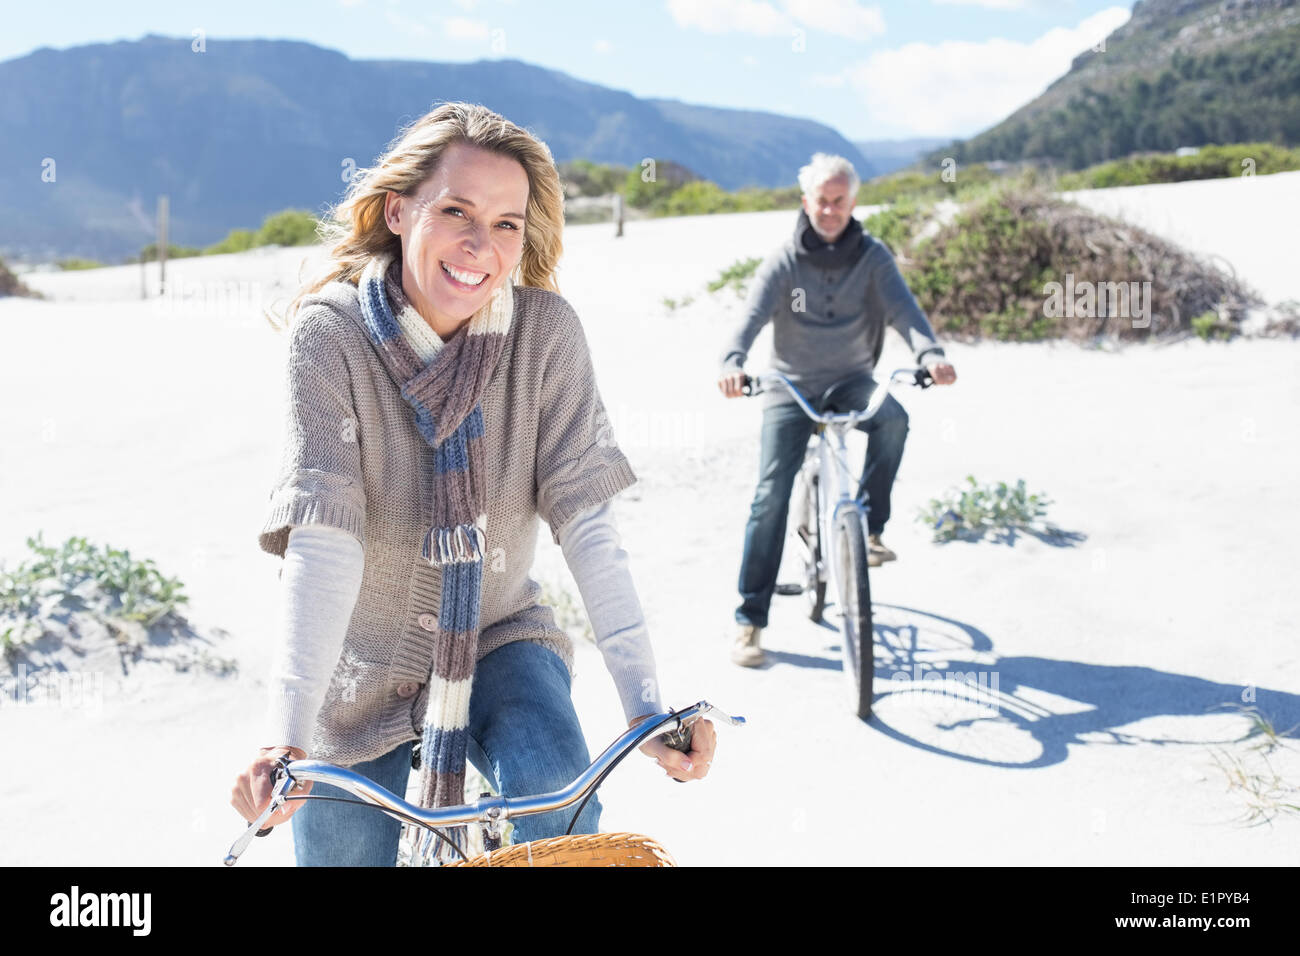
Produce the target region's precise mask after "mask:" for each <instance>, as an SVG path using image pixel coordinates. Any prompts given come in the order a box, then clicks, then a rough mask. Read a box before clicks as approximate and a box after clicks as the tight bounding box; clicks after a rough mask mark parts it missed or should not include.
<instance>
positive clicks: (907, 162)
mask: <svg viewBox="0 0 1300 956" xmlns="http://www.w3.org/2000/svg"><path fill="white" fill-rule="evenodd" d="M947 142H948V140H947V139H945V138H942V137H926V138H924V139H874V140H855V141H854V143H853V145H854V146H856V147H857V148H858V151H859V152H861V153H862V155H863V156H865V157H867V162H869V163H870V164H871V173H870V175H865V174H863V172H862V170H858V175H860V176H862V179H863V181H866V180H868V179H870V178H871V177H872V176H884V175H885V174H886V173H892V172H895V171H896V170H899V169H902V168H903V167H905V166H911V165H912V164H913V163H914V162H916V161H917V160H918V159H920V158H921V157H922V156H924V155H925V154H926V153H928V152H930V150H932V149H936V148H937V147H939V146H942V145H944V144H945V143H947Z"/></svg>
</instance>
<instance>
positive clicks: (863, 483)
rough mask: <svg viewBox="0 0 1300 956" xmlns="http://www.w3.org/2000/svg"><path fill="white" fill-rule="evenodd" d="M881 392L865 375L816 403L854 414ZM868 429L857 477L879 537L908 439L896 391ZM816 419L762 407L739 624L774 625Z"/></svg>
mask: <svg viewBox="0 0 1300 956" xmlns="http://www.w3.org/2000/svg"><path fill="white" fill-rule="evenodd" d="M875 390H876V383H875V381H873V380H872V379H870V378H868V377H866V376H862V377H860V378H856V379H853V380H851V381H848V382H843V383H840V384H839V385H836V386H835V388H834V389H833V390H831V391H830V392H829V393H827V394H826V395H823V396H818V397H817V398H816V399H814V400H813V401H810V402H809V404H810V405H812V407H813V409H814V410H816V411H817V412H821V413H824V412H826V411H828V410H833V411H839V412H849V411H856V410H858V409H862V408H865V407H866V405H867V401H868V400H869V399H870V397H871V393H872V392H874V391H875ZM857 427H858V429H859V430H860V431H864V432H866V433H867V455H866V461H865V462H864V464H863V470H862V478H861V480H860V481H859V482H858V491H857V496H858V500H859V501H864V500H865V501H867V502H868V508H869V510H868V513H867V530H868V532H869V533H871V534H880V532H881V531H882V530H883V529H884V527H885V522H887V521H888V520H889V495H890V492H891V490H892V489H893V487H894V477H895V475H897V474H898V465H899V463H900V462H901V461H902V460H903V445H904V443H905V442H906V441H907V430H908V427H907V411H906V410H905V409H904V408H903V406H902V405H901V404H900V403H899V402H898V400H897V399H895V398H894V396H893V395H890V396H888V397H887V398H886V399H885V402H884V404H883V405H881V406H880V411H878V412H877V413H876V414H875V416H874V417H872V418H871V419H870V420H868V421H866V422H861V423H859V424H858V426H857ZM812 432H813V422H812V419H810V418H809V417H808V416H807V415H805V414H804V413H803V410H802V409H801V408H800V407H799V406H798V405H796V404H794V403H793V402H789V403H783V404H781V405H774V406H770V407H768V408H766V409H764V410H763V431H762V435H761V438H760V446H761V450H760V452H759V466H758V487H757V488H755V489H754V501H753V503H752V504H751V505H750V509H749V523H748V524H747V525H746V526H745V547H744V551H743V552H742V553H741V558H740V582H739V588H740V598H741V601H740V606H739V607H738V608H736V622H737V623H738V624H752V625H754V626H756V627H767V612H768V607H769V605H770V604H771V602H772V592H773V590H774V589H775V588H776V575H777V571H778V570H779V569H780V567H781V553H782V551H783V549H784V547H785V532H786V522H787V521H788V520H789V513H790V492H791V490H792V488H793V487H794V478H795V475H796V474H798V472H799V468H800V466H801V465H802V464H803V460H804V450H805V449H806V448H807V447H808V440H809V439H810V438H811V437H812Z"/></svg>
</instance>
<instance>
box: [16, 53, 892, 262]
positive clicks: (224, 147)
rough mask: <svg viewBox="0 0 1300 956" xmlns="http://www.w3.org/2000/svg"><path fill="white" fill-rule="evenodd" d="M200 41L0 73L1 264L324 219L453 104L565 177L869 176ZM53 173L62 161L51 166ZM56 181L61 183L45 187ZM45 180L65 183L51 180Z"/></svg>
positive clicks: (786, 139)
mask: <svg viewBox="0 0 1300 956" xmlns="http://www.w3.org/2000/svg"><path fill="white" fill-rule="evenodd" d="M190 44H191V40H190V38H189V37H183V38H181V37H166V36H157V35H149V36H146V37H144V38H143V39H140V40H132V41H119V42H116V43H102V44H92V45H87V46H80V47H72V48H69V49H66V50H54V49H50V48H48V47H43V48H41V49H39V50H36V51H34V52H32V53H30V54H28V55H26V56H23V57H19V58H16V59H12V60H7V61H5V62H3V63H0V210H3V215H2V216H0V254H7V255H14V254H20V255H26V256H31V257H53V256H72V255H76V256H88V257H93V258H99V259H118V258H121V257H122V256H124V255H127V254H134V253H137V252H138V251H139V250H140V248H141V247H142V246H144V245H145V244H146V243H148V242H150V241H151V240H152V238H153V224H152V219H153V211H154V206H155V201H156V197H157V196H158V195H159V194H167V195H168V197H169V202H170V210H171V221H170V236H169V238H170V240H171V241H172V242H174V243H176V244H178V245H191V246H203V245H208V244H210V243H213V242H216V241H217V240H219V239H221V238H222V237H224V236H225V235H226V233H227V232H228V231H229V230H231V229H233V228H237V227H252V228H256V227H257V226H258V225H259V224H260V223H261V221H262V219H263V218H264V217H265V216H266V215H267V214H268V213H271V212H275V211H277V210H279V209H283V208H286V207H301V208H307V209H312V210H316V211H320V210H321V209H323V208H324V207H326V206H328V205H329V204H331V203H333V202H335V201H337V200H338V198H340V196H341V195H342V191H343V189H344V186H345V182H344V177H345V175H346V169H347V167H346V166H345V164H346V162H347V161H348V160H351V161H352V162H353V163H354V164H355V165H356V166H366V165H369V164H370V163H371V162H373V160H374V159H375V157H376V156H378V155H379V154H380V153H381V152H382V151H383V149H384V147H385V146H386V145H387V144H388V143H389V142H390V141H391V140H392V139H393V138H394V136H395V135H396V133H397V131H398V128H399V126H401V125H403V124H405V123H408V122H410V121H412V120H414V119H416V118H418V117H419V116H421V115H422V114H424V113H425V112H426V111H427V110H428V109H430V108H431V107H432V106H433V104H434V103H435V102H437V101H441V100H459V99H463V100H470V101H473V102H479V103H483V104H484V105H486V106H488V107H490V108H491V109H494V110H496V111H498V112H500V113H501V114H502V115H504V116H506V117H508V118H509V119H510V120H512V121H513V122H515V123H518V124H519V125H520V126H524V127H527V128H529V129H531V130H532V131H533V132H534V133H536V134H537V135H538V136H539V137H540V138H541V139H543V140H544V141H545V142H546V143H547V145H548V146H549V147H550V148H551V151H552V153H553V155H554V156H555V159H556V161H557V162H560V161H564V160H567V159H577V158H585V159H589V160H592V161H594V162H604V163H619V164H621V165H625V166H638V165H639V164H640V162H641V160H642V159H643V158H645V157H656V158H661V159H671V160H674V161H676V162H678V163H681V164H682V165H684V166H686V167H688V168H689V169H691V171H692V172H694V173H696V174H697V175H699V176H702V177H704V178H706V179H712V180H713V181H715V182H717V183H718V184H719V185H720V186H723V187H724V188H727V189H735V188H738V187H741V186H744V185H759V186H788V185H793V184H794V183H795V178H796V175H797V172H798V169H799V167H800V166H802V165H804V164H805V163H807V162H808V159H809V157H810V156H811V155H812V154H813V153H814V152H816V151H818V150H821V151H826V152H835V153H840V154H842V155H844V156H846V157H848V158H849V159H850V160H851V161H853V162H854V163H855V164H856V163H859V162H861V163H862V164H863V165H864V166H866V165H867V164H866V162H865V160H864V159H863V157H862V156H861V155H860V154H859V152H858V151H857V149H856V148H855V147H854V146H853V144H852V143H850V142H849V141H848V140H846V139H845V138H844V137H842V136H841V135H839V134H838V133H837V132H835V131H834V130H833V129H831V128H829V127H827V126H825V125H822V124H820V123H816V122H812V121H809V120H804V119H799V118H796V117H789V116H779V115H777V114H774V113H763V112H755V111H742V110H727V109H715V108H711V107H704V106H693V105H690V104H687V103H682V102H679V101H676V100H660V99H640V98H638V97H635V96H633V95H631V94H630V93H626V92H623V91H620V90H613V89H608V88H606V87H602V86H598V85H596V84H593V83H585V82H583V81H581V80H576V79H574V78H573V77H571V76H568V75H566V74H564V73H560V72H558V71H555V70H548V69H543V68H541V67H537V66H533V65H530V64H527V63H523V62H520V61H518V60H479V61H476V62H473V63H432V62H413V61H407V60H391V61H390V60H353V59H350V58H349V57H347V56H345V55H344V54H342V53H339V52H337V51H334V50H327V49H324V48H321V47H318V46H314V45H312V44H309V43H301V42H296V41H288V40H216V39H212V38H209V39H208V40H207V44H206V51H205V52H195V51H193V50H191V46H190ZM50 161H53V162H52V164H51V163H50ZM47 171H49V172H47ZM50 172H52V174H53V181H46V180H47V179H48V178H49V176H50Z"/></svg>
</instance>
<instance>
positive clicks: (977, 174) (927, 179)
mask: <svg viewBox="0 0 1300 956" xmlns="http://www.w3.org/2000/svg"><path fill="white" fill-rule="evenodd" d="M943 173H944V170H943V168H942V167H941V166H939V167H935V168H934V169H933V171H925V172H921V171H918V170H915V169H907V170H904V171H902V172H897V173H890V174H889V175H887V176H880V177H877V178H876V179H872V180H870V181H869V182H865V183H863V184H862V185H861V186H859V187H858V205H860V206H876V205H883V204H888V203H893V202H897V201H898V200H900V199H914V200H924V199H930V200H935V199H955V198H958V197H961V196H964V195H966V194H967V193H968V192H969V191H971V190H975V189H978V188H979V187H982V186H985V185H987V184H989V183H992V182H996V181H998V180H999V179H1001V178H1002V175H1003V174H1001V173H999V172H998V171H997V170H995V169H992V168H990V167H989V166H988V165H987V164H985V163H971V164H970V165H958V166H957V167H956V168H955V170H954V174H953V176H952V177H951V181H948V180H945V179H944V176H943Z"/></svg>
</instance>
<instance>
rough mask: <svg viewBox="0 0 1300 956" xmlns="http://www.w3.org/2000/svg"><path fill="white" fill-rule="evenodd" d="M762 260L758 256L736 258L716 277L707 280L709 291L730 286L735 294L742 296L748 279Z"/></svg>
mask: <svg viewBox="0 0 1300 956" xmlns="http://www.w3.org/2000/svg"><path fill="white" fill-rule="evenodd" d="M762 262H763V260H762V259H761V258H759V257H753V258H749V259H737V260H736V261H735V262H733V263H732V264H731V265H729V266H727V268H725V269H723V270H722V272H720V273H718V277H717V278H716V279H713V280H711V281H710V282H709V291H710V292H717V291H718V290H719V289H722V288H725V287H727V286H730V287H731V288H732V289H734V290H735V292H736V295H737V296H740V297H742V298H743V297H744V295H745V292H746V290H747V286H748V283H749V280H750V279H752V278H753V276H754V273H755V271H757V269H758V267H759V265H761V264H762Z"/></svg>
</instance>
